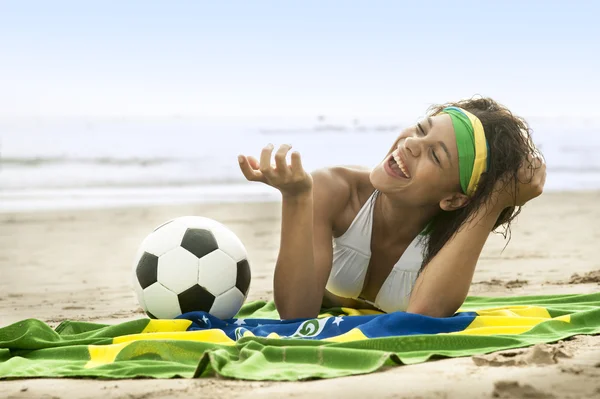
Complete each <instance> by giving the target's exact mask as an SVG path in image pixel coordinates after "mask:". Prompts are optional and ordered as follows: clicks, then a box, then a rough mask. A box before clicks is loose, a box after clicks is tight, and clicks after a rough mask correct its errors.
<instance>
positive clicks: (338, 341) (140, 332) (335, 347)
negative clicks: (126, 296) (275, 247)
mask: <svg viewBox="0 0 600 399" xmlns="http://www.w3.org/2000/svg"><path fill="white" fill-rule="evenodd" d="M598 333H600V293H595V294H587V295H551V296H520V297H496V298H492V297H469V298H467V300H466V301H465V303H464V305H463V306H462V307H461V309H459V311H458V312H457V313H456V314H455V315H454V316H452V317H447V318H433V317H428V316H422V315H417V314H410V313H405V312H395V313H389V314H382V313H378V312H375V311H369V310H359V309H348V308H334V309H323V310H322V311H321V314H320V315H319V317H318V318H315V319H296V320H284V321H282V320H279V319H278V314H277V311H276V309H275V306H274V304H273V302H264V301H255V302H250V303H248V304H246V305H244V306H243V307H242V309H241V310H240V312H239V313H238V314H237V315H236V318H233V319H229V320H225V321H223V320H219V319H217V318H215V317H213V316H211V315H209V314H207V313H204V312H191V313H187V314H184V315H182V316H181V317H180V318H177V319H173V320H154V319H148V318H140V319H138V320H133V321H127V322H123V323H120V324H115V325H106V324H96V323H90V322H83V321H64V322H63V323H61V324H60V325H59V326H58V327H56V328H55V329H52V328H51V327H50V326H48V325H47V324H45V323H43V322H42V321H39V320H36V319H28V320H23V321H21V322H18V323H15V324H12V325H9V326H6V327H2V328H0V379H7V378H30V377H88V378H115V379H119V378H135V377H152V378H173V377H183V378H198V377H206V376H215V375H220V376H224V377H229V378H238V379H248V380H279V381H281V380H306V379H315V378H333V377H341V376H347V375H355V374H363V373H370V372H374V371H377V370H380V369H382V368H385V367H389V366H399V365H407V364H414V363H420V362H425V361H428V360H431V359H439V358H444V357H459V356H470V355H476V354H485V353H490V352H495V351H499V350H504V349H511V348H518V347H525V346H530V345H534V344H537V343H549V342H555V341H559V340H562V339H565V338H568V337H571V336H573V335H577V334H598Z"/></svg>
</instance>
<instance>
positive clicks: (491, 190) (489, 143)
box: [239, 98, 546, 318]
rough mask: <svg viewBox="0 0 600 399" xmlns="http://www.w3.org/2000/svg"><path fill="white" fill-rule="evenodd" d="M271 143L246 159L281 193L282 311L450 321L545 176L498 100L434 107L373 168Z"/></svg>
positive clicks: (250, 173)
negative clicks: (501, 231)
mask: <svg viewBox="0 0 600 399" xmlns="http://www.w3.org/2000/svg"><path fill="white" fill-rule="evenodd" d="M273 149H274V147H273V145H271V144H269V145H268V146H266V147H265V148H264V149H263V151H262V153H261V155H260V160H258V159H256V158H254V157H251V156H249V157H246V156H243V155H240V156H239V162H240V168H241V170H242V172H243V173H244V176H245V177H246V178H247V179H248V180H250V181H257V182H262V183H265V184H268V185H271V186H273V187H275V188H277V189H278V190H279V191H280V192H281V193H282V199H283V204H282V229H281V246H280V251H279V256H278V259H277V263H276V267H275V277H274V297H275V298H274V299H275V303H276V305H277V309H278V311H279V313H280V315H281V317H282V318H297V317H315V316H316V315H317V313H318V311H319V309H320V307H321V306H323V305H326V306H336V305H337V306H352V307H363V308H364V307H370V308H376V309H380V310H383V311H385V312H393V311H408V312H415V313H421V314H426V315H431V316H450V315H452V314H453V313H454V312H455V311H456V310H457V309H458V308H459V307H460V305H461V304H462V302H463V301H464V299H465V297H466V295H467V292H468V289H469V286H470V284H471V280H472V278H473V273H474V270H475V266H476V264H477V260H478V257H479V254H480V253H481V250H482V248H483V245H484V244H485V241H486V239H487V237H488V235H489V233H490V232H491V231H492V230H494V229H496V228H497V227H499V226H500V225H505V226H506V228H509V225H510V222H511V221H512V220H513V219H514V217H515V216H516V215H517V214H518V213H519V211H520V208H519V207H520V206H521V205H523V204H524V203H525V202H527V201H528V200H530V199H532V198H535V197H536V196H538V195H540V194H541V192H542V189H543V186H544V182H545V177H546V168H545V164H544V162H543V158H542V156H541V155H540V154H539V152H538V151H537V150H536V149H535V147H534V146H533V144H532V142H531V137H530V131H529V127H528V125H527V123H526V122H525V121H524V120H523V119H521V118H519V117H516V116H514V115H512V114H511V112H510V111H509V110H508V109H506V108H505V107H503V106H502V105H500V104H498V103H497V102H495V101H494V100H492V99H489V98H477V99H470V100H464V101H460V102H457V103H448V104H444V105H439V106H434V107H432V108H430V110H429V112H428V116H427V118H425V119H424V120H423V121H420V122H419V123H417V124H416V125H415V126H411V127H409V128H407V129H405V130H403V131H402V132H401V133H400V135H399V136H398V138H397V139H396V140H395V142H394V143H393V145H392V147H391V148H390V150H389V151H388V153H387V154H386V156H385V157H384V158H383V160H382V162H381V163H380V164H379V165H377V166H376V167H374V168H373V169H368V168H355V167H340V166H337V167H330V168H324V169H320V170H317V171H315V172H313V173H312V174H309V173H306V172H305V171H304V169H303V168H302V163H301V158H300V154H299V153H297V152H293V153H292V154H291V164H289V165H288V163H287V161H286V155H287V154H288V152H289V151H290V149H291V146H289V145H282V146H281V147H280V148H279V149H278V150H277V152H276V153H275V156H274V160H275V163H274V164H272V163H271V158H272V152H273Z"/></svg>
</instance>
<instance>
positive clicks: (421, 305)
mask: <svg viewBox="0 0 600 399" xmlns="http://www.w3.org/2000/svg"><path fill="white" fill-rule="evenodd" d="M459 307H460V304H458V305H456V304H453V303H445V304H440V303H435V302H434V301H415V302H411V303H409V305H408V308H407V309H406V312H407V313H414V314H420V315H422V316H429V317H451V316H453V315H454V314H455V313H456V311H457V310H458V308H459Z"/></svg>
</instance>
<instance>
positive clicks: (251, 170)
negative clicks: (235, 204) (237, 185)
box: [238, 155, 263, 181]
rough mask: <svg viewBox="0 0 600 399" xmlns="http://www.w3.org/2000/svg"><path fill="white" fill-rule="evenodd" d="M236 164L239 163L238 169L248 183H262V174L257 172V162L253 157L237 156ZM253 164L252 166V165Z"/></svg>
mask: <svg viewBox="0 0 600 399" xmlns="http://www.w3.org/2000/svg"><path fill="white" fill-rule="evenodd" d="M238 162H239V163H240V169H241V170H242V173H243V174H244V177H245V178H246V179H247V180H249V181H263V174H262V173H260V171H258V170H257V169H258V167H257V166H258V165H256V163H257V161H256V159H255V158H253V157H245V156H244V155H239V156H238ZM253 163H254V165H252V164H253Z"/></svg>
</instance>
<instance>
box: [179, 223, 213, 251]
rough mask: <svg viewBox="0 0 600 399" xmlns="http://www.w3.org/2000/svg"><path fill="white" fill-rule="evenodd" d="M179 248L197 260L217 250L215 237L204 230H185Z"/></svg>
mask: <svg viewBox="0 0 600 399" xmlns="http://www.w3.org/2000/svg"><path fill="white" fill-rule="evenodd" d="M181 246H182V247H183V248H184V249H187V250H188V251H190V252H191V253H193V254H194V255H196V256H197V257H198V258H201V257H203V256H204V255H207V254H209V253H211V252H212V251H214V250H215V249H219V246H218V244H217V240H216V239H215V236H213V234H212V233H211V232H210V230H205V229H187V230H186V232H185V234H184V235H183V239H182V240H181Z"/></svg>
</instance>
